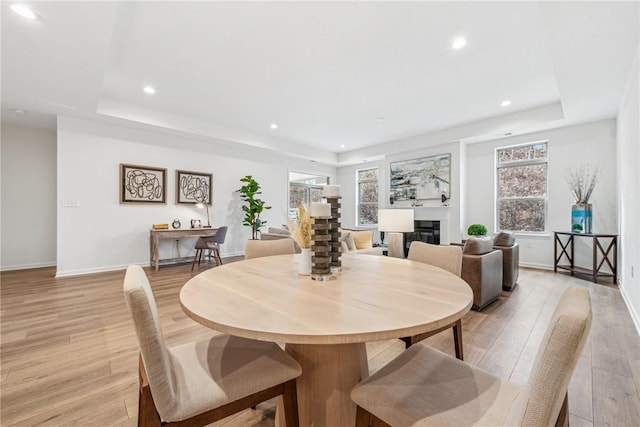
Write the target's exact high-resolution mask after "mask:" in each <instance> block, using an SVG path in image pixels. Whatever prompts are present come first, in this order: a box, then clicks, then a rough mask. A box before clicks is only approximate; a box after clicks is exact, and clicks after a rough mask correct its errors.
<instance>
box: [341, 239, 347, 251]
mask: <svg viewBox="0 0 640 427" xmlns="http://www.w3.org/2000/svg"><path fill="white" fill-rule="evenodd" d="M340 247H341V248H342V253H345V252H349V246H347V242H345V241H344V240H341V241H340Z"/></svg>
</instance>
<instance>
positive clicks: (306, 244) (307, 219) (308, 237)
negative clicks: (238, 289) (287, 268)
mask: <svg viewBox="0 0 640 427" xmlns="http://www.w3.org/2000/svg"><path fill="white" fill-rule="evenodd" d="M311 221H312V220H311V216H310V215H309V211H308V210H307V209H306V208H305V207H304V205H303V204H302V203H300V202H298V219H297V220H289V231H290V232H291V237H292V238H293V240H295V241H296V243H298V245H300V247H301V248H302V249H310V248H311V243H312V241H313V230H312V228H311V223H312V222H311Z"/></svg>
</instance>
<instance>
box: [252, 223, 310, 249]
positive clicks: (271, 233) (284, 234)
mask: <svg viewBox="0 0 640 427" xmlns="http://www.w3.org/2000/svg"><path fill="white" fill-rule="evenodd" d="M279 239H291V233H290V232H289V230H287V229H286V228H284V227H282V228H278V227H269V229H268V230H267V232H266V233H260V240H279ZM293 245H294V247H295V249H296V253H297V254H299V253H300V252H301V249H300V245H298V242H296V241H295V240H294V241H293Z"/></svg>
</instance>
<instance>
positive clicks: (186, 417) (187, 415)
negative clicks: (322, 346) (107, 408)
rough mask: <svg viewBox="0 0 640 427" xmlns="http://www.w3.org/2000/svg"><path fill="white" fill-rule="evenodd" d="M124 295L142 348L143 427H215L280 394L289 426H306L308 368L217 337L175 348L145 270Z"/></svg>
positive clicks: (270, 348)
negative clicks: (302, 400)
mask: <svg viewBox="0 0 640 427" xmlns="http://www.w3.org/2000/svg"><path fill="white" fill-rule="evenodd" d="M124 295H125V300H126V302H127V306H128V307H129V311H130V313H131V317H132V320H133V325H134V327H135V331H136V335H137V337H138V343H139V346H140V365H139V372H140V385H139V400H138V425H139V426H145V427H146V426H160V425H162V424H167V423H169V425H185V426H186V425H189V426H197V425H207V424H210V423H213V422H215V421H217V420H221V419H223V418H225V417H227V416H229V415H232V414H234V413H236V412H239V411H242V410H244V409H248V408H250V407H252V406H255V405H257V404H258V403H261V402H264V401H266V400H268V399H271V398H273V397H276V396H280V395H281V396H283V400H284V412H285V420H286V424H287V426H297V425H298V410H297V397H296V393H297V392H296V378H297V377H298V376H300V374H301V372H302V369H301V368H300V365H299V364H298V363H297V362H296V361H295V360H293V358H291V357H290V356H289V355H288V354H286V353H285V352H284V351H283V350H282V349H280V347H279V346H278V345H277V344H275V343H268V342H263V341H255V340H249V339H245V338H240V337H233V336H229V335H224V334H216V335H213V336H211V337H210V338H206V339H203V340H199V341H195V342H189V343H186V344H183V345H179V346H175V347H167V346H166V345H165V342H164V338H163V335H162V329H161V327H160V318H159V316H158V309H157V307H156V303H155V299H154V298H153V293H152V291H151V286H150V285H149V281H148V280H147V276H146V275H145V273H144V270H142V268H141V267H140V266H138V265H132V266H130V267H129V268H128V269H127V272H126V274H125V278H124ZM173 423H176V424H173Z"/></svg>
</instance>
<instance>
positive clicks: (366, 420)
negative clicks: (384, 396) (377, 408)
mask: <svg viewBox="0 0 640 427" xmlns="http://www.w3.org/2000/svg"><path fill="white" fill-rule="evenodd" d="M356 427H391V426H390V425H389V424H387V423H385V422H384V421H382V420H381V419H380V418H378V417H376V416H375V415H373V414H372V413H371V412H369V411H367V410H366V409H363V408H361V407H360V406H358V407H357V408H356Z"/></svg>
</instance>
